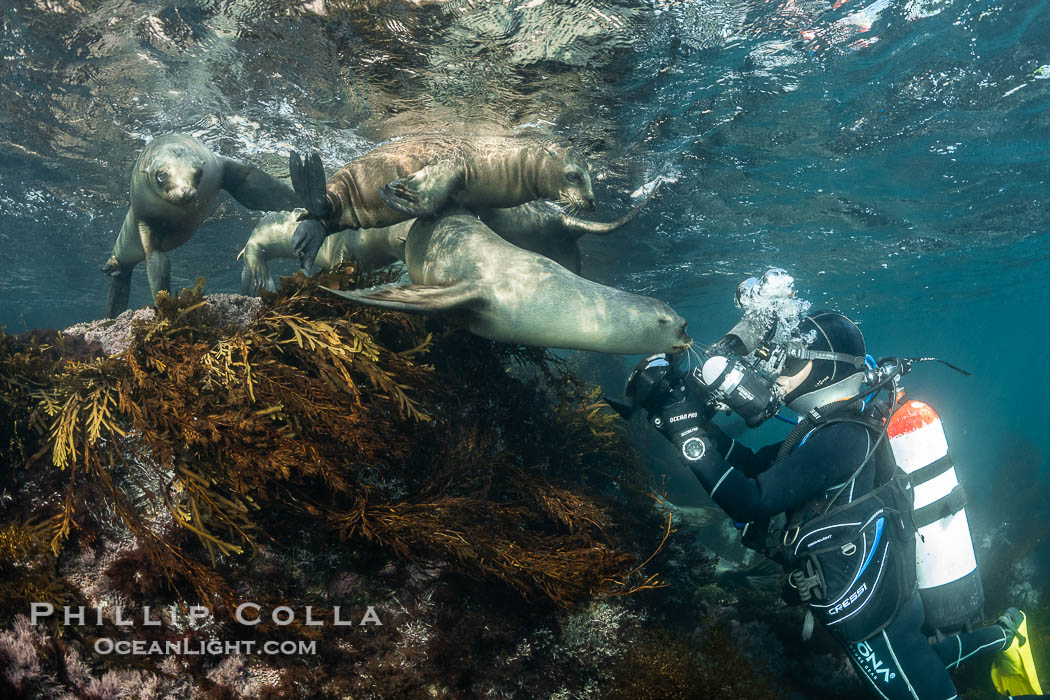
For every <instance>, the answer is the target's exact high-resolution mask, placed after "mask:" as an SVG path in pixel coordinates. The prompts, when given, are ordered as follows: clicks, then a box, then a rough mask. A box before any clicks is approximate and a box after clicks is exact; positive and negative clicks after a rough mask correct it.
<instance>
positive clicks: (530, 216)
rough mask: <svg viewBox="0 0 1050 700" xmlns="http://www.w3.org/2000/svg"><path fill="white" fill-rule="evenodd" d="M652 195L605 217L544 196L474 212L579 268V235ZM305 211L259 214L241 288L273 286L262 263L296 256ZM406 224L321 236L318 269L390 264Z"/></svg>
mask: <svg viewBox="0 0 1050 700" xmlns="http://www.w3.org/2000/svg"><path fill="white" fill-rule="evenodd" d="M654 192H655V190H654ZM652 196H653V192H650V193H649V194H648V196H646V198H645V199H644V200H643V201H642V202H640V203H638V204H637V205H635V207H634V208H633V209H631V211H629V212H627V213H626V214H624V215H623V216H621V217H620V218H619V219H616V220H615V221H610V222H608V223H602V222H597V221H586V220H584V219H580V218H578V217H575V216H572V215H571V214H568V213H567V212H565V211H564V210H563V209H561V208H559V207H557V206H555V205H552V204H551V203H550V202H544V201H535V202H526V203H525V204H522V205H520V206H517V207H512V208H510V209H484V208H480V209H478V210H477V213H478V217H479V218H480V219H481V220H482V221H484V222H485V223H486V225H488V227H489V228H491V229H492V230H493V231H495V232H496V233H497V234H498V235H499V236H500V237H501V238H503V239H504V240H507V241H510V242H511V243H513V244H515V245H516V246H518V247H519V248H524V249H525V250H531V251H532V252H534V253H539V254H540V255H543V256H545V257H548V258H550V259H551V260H553V261H554V262H556V263H558V264H559V265H561V266H562V267H564V268H567V269H569V270H572V271H573V272H575V273H576V274H579V273H580V246H579V243H578V241H579V239H580V237H581V236H583V235H585V234H588V233H590V234H594V235H596V236H605V235H607V234H609V233H612V232H613V231H615V230H616V229H618V228H620V227H621V226H623V225H624V224H626V223H627V222H629V221H630V220H631V219H633V218H634V217H636V216H637V215H638V212H639V211H641V210H642V207H644V206H645V205H646V204H647V203H648V201H649V199H651V198H652ZM305 212H306V210H305V209H296V210H295V211H294V212H280V213H272V214H267V215H266V216H264V217H263V218H262V219H260V220H259V224H258V225H257V226H256V227H255V229H254V230H253V231H252V235H251V236H250V237H249V238H248V242H247V243H246V244H245V246H244V248H243V249H241V252H240V253H238V254H237V259H238V260H242V261H243V265H244V267H243V269H242V270H241V288H242V290H243V292H244V293H245V294H249V295H251V294H257V293H258V291H259V288H260V287H262V288H266V289H268V290H270V291H271V292H273V291H276V290H277V285H276V283H275V282H274V280H273V277H272V276H271V275H270V270H269V267H268V266H267V264H266V263H267V261H269V260H273V259H274V258H294V257H296V254H295V251H294V250H293V249H292V236H293V235H294V234H295V229H296V227H297V226H298V224H299V217H300V216H301V215H302V214H304V213H305ZM411 226H412V220H409V221H402V222H401V223H399V224H394V225H393V226H386V227H383V228H370V229H356V230H355V229H347V230H344V231H338V232H336V233H333V234H332V235H331V236H328V237H327V238H325V239H324V243H322V244H321V248H320V249H319V250H318V251H317V257H316V259H315V260H314V263H315V264H316V265H317V266H318V267H320V268H321V269H323V270H330V269H332V268H333V267H336V266H338V265H341V264H343V263H345V262H348V261H349V260H350V258H351V257H353V258H354V259H355V260H357V261H358V263H360V264H361V267H362V269H365V270H374V269H377V268H380V267H384V266H385V265H390V264H392V263H394V262H397V261H398V260H402V259H403V258H404V257H405V255H404V245H405V237H406V236H407V235H408V230H409V229H410V228H411Z"/></svg>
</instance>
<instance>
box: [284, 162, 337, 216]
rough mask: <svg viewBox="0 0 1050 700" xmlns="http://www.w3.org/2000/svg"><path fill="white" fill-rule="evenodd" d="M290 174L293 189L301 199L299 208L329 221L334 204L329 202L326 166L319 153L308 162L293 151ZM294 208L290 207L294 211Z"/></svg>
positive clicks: (289, 163) (289, 166) (289, 165)
mask: <svg viewBox="0 0 1050 700" xmlns="http://www.w3.org/2000/svg"><path fill="white" fill-rule="evenodd" d="M288 174H289V175H291V177H292V187H293V188H295V194H296V196H297V197H298V198H299V204H298V205H297V206H302V207H305V208H306V210H307V211H308V212H309V213H310V216H313V217H316V218H318V219H322V220H328V219H329V218H331V216H332V204H331V202H329V201H328V190H327V187H326V185H327V184H328V180H327V178H326V177H325V174H324V164H323V163H321V156H320V154H318V153H316V152H315V153H311V154H310V155H308V156H306V160H303V159H302V158H300V157H299V154H298V153H296V152H295V151H292V152H291V153H290V154H289V155H288ZM292 208H294V207H289V209H292Z"/></svg>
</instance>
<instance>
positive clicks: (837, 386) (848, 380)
mask: <svg viewBox="0 0 1050 700" xmlns="http://www.w3.org/2000/svg"><path fill="white" fill-rule="evenodd" d="M863 383H864V373H863V372H854V373H853V374H851V375H849V376H848V377H844V378H843V379H840V380H839V381H837V382H835V383H834V384H829V385H827V386H824V387H821V388H820V389H817V390H816V391H811V392H809V393H806V394H802V395H801V396H796V397H795V398H793V399H791V401H789V402H788V404H787V407H788V408H790V409H791V410H792V411H794V412H795V413H798V414H799V415H805V414H807V413H809V412H810V411H812V410H813V409H814V408H820V407H821V406H826V405H827V404H829V403H832V402H833V401H839V400H841V399H848V398H852V397H854V396H856V395H857V394H859V393H860V386H861V384H863Z"/></svg>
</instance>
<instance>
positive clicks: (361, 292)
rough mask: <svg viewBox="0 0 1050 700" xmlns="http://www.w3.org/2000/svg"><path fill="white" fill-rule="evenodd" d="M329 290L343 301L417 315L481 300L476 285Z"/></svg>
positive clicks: (437, 311)
mask: <svg viewBox="0 0 1050 700" xmlns="http://www.w3.org/2000/svg"><path fill="white" fill-rule="evenodd" d="M322 289H328V287H322ZM328 291H330V292H331V293H332V294H336V295H338V296H341V297H343V298H344V299H351V300H353V301H356V302H360V303H362V304H368V305H369V306H378V307H380V308H383V309H392V310H394V311H411V312H416V313H447V312H451V311H464V310H466V309H468V308H470V307H472V306H474V305H476V304H477V303H478V301H479V300H480V297H479V296H478V293H477V286H476V285H475V284H474V283H473V282H457V283H455V284H452V285H449V286H447V287H432V286H426V285H421V284H409V285H405V286H397V285H394V286H384V287H372V288H371V289H355V290H350V291H338V290H335V289H328Z"/></svg>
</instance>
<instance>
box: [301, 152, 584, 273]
mask: <svg viewBox="0 0 1050 700" xmlns="http://www.w3.org/2000/svg"><path fill="white" fill-rule="evenodd" d="M289 170H290V173H291V176H292V185H293V186H294V187H295V191H296V193H297V194H298V195H299V198H300V199H301V200H302V202H303V206H305V207H306V209H307V210H309V212H310V214H309V218H308V219H307V220H305V221H303V223H302V224H300V226H299V228H298V229H297V230H296V232H295V237H294V238H293V240H292V247H293V248H294V249H295V251H296V253H298V254H299V257H300V262H301V263H302V266H303V268H304V269H305V270H306V271H307V272H309V271H310V267H311V264H312V263H313V259H314V256H315V255H316V254H317V250H318V248H320V247H321V242H322V241H323V240H324V237H325V236H326V235H328V234H331V233H335V232H336V231H341V230H343V229H346V228H380V227H383V226H391V225H393V224H396V223H399V222H401V221H405V220H407V219H411V218H414V217H419V216H432V215H435V214H437V213H438V212H439V211H441V210H442V209H443V208H445V207H446V206H448V205H450V204H453V203H454V204H458V205H459V206H461V207H465V208H467V209H471V210H473V209H476V208H478V207H487V208H505V207H515V206H517V205H519V204H524V203H525V202H529V201H532V200H534V199H550V200H556V201H560V202H563V203H565V204H567V205H570V206H573V207H578V208H584V209H588V210H593V209H594V191H593V190H592V189H591V176H590V172H589V171H588V170H587V165H586V164H585V163H584V161H583V159H582V158H580V157H579V156H578V155H577V154H576V153H575V151H573V150H572V149H571V148H565V147H564V146H561V145H558V144H555V143H553V142H550V141H544V140H538V139H536V138H530V137H525V136H479V137H477V138H469V139H468V138H455V137H451V136H445V135H437V134H427V135H422V136H413V137H404V138H400V139H396V140H393V141H390V142H388V143H385V144H383V145H381V146H378V147H376V148H374V149H372V150H371V151H369V152H368V153H366V154H364V155H363V156H361V157H360V158H356V159H354V160H353V161H351V162H350V163H348V164H346V165H345V166H343V167H342V168H340V169H339V170H337V171H336V173H335V174H334V175H332V177H331V178H330V179H328V180H327V181H326V180H325V175H324V167H323V166H322V165H321V158H320V156H319V155H317V154H316V153H314V154H311V155H310V156H308V157H307V159H306V160H305V161H303V160H302V159H301V158H300V157H299V154H298V153H295V152H294V151H293V152H292V153H291V156H290V158H289Z"/></svg>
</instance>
